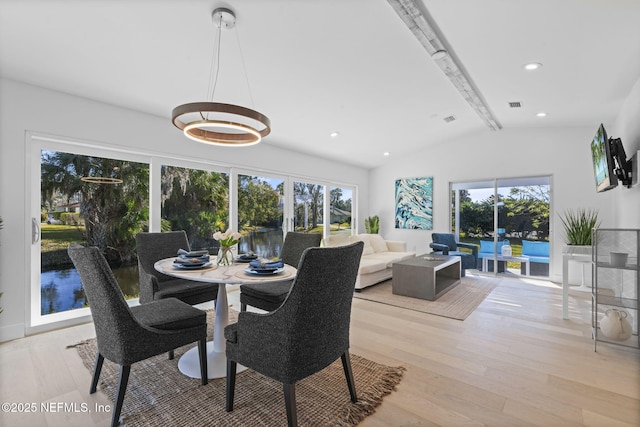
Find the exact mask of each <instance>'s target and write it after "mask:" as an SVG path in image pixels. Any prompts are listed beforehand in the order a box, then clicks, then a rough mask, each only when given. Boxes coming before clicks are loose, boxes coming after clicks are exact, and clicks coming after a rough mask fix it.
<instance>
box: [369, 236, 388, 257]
mask: <svg viewBox="0 0 640 427" xmlns="http://www.w3.org/2000/svg"><path fill="white" fill-rule="evenodd" d="M369 241H370V242H371V247H372V248H373V251H374V252H376V253H378V252H389V248H387V242H385V241H384V239H383V238H382V236H381V235H379V234H370V235H369Z"/></svg>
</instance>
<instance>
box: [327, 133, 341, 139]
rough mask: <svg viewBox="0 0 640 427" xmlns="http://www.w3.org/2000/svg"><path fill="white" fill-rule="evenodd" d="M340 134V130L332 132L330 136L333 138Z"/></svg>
mask: <svg viewBox="0 0 640 427" xmlns="http://www.w3.org/2000/svg"><path fill="white" fill-rule="evenodd" d="M338 135H340V132H331V133H330V134H329V136H330V137H331V138H336V137H337V136H338Z"/></svg>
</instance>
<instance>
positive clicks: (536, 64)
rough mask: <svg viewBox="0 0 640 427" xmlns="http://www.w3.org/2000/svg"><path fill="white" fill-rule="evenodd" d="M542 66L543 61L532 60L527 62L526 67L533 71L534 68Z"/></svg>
mask: <svg viewBox="0 0 640 427" xmlns="http://www.w3.org/2000/svg"><path fill="white" fill-rule="evenodd" d="M540 67H542V64H541V63H539V62H530V63H528V64H525V66H524V69H525V70H528V71H533V70H537V69H538V68H540Z"/></svg>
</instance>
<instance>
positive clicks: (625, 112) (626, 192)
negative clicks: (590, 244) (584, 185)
mask: <svg viewBox="0 0 640 427" xmlns="http://www.w3.org/2000/svg"><path fill="white" fill-rule="evenodd" d="M613 130H614V131H615V133H613V131H610V132H609V133H610V134H611V136H613V137H614V138H620V139H621V140H622V145H623V146H624V150H625V152H626V154H627V158H630V157H631V156H633V154H634V153H638V151H640V78H639V79H638V81H636V84H635V85H634V86H633V89H631V92H630V93H629V96H628V97H627V99H626V101H625V103H624V105H623V106H622V109H621V110H620V114H618V117H617V119H616V122H615V125H614V128H613ZM637 161H640V155H638V156H637ZM636 170H639V169H636ZM613 191H614V195H615V197H614V199H615V203H614V207H615V208H614V212H615V217H616V221H615V222H616V227H617V228H640V185H637V186H636V187H632V188H620V187H618V188H616V189H615V190H613Z"/></svg>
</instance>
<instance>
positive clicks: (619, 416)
mask: <svg viewBox="0 0 640 427" xmlns="http://www.w3.org/2000/svg"><path fill="white" fill-rule="evenodd" d="M229 301H230V303H231V304H232V306H233V307H234V308H238V307H239V304H238V291H237V289H232V290H231V291H230V292H229ZM561 302H562V297H561V290H560V288H559V286H558V285H556V284H553V283H550V282H546V281H536V280H518V279H512V278H503V280H502V281H501V283H500V286H499V287H498V288H496V289H495V290H494V291H493V292H492V293H491V295H489V297H488V298H487V299H486V300H485V301H484V302H483V303H482V304H481V305H480V306H479V307H478V309H476V311H475V312H474V313H472V314H471V316H469V317H468V318H467V319H466V320H465V321H458V320H452V319H447V318H443V317H437V316H432V315H428V314H424V313H419V312H414V311H408V310H404V309H400V308H397V307H392V306H387V305H383V304H379V303H375V302H370V301H364V300H359V299H354V301H353V315H352V324H351V336H352V338H351V351H352V352H353V353H356V354H359V355H361V356H364V357H367V358H369V359H372V360H375V361H377V362H380V363H385V364H388V365H393V366H398V365H402V366H404V367H406V368H407V370H406V372H405V375H404V378H403V380H402V382H401V383H400V385H399V386H398V389H397V391H396V392H394V393H392V394H390V395H389V396H387V397H385V399H384V401H383V403H382V405H381V406H380V407H379V408H378V410H377V412H376V413H375V414H373V415H371V416H369V417H368V418H366V419H365V420H364V421H363V422H362V423H361V424H360V425H361V426H362V427H378V426H407V427H409V426H411V427H418V426H459V425H465V426H509V427H512V426H544V427H549V426H602V427H611V426H614V427H615V426H640V350H637V349H628V348H624V347H620V346H614V345H608V344H599V345H598V352H594V350H593V341H592V340H591V327H590V311H591V309H590V307H591V302H590V296H589V294H587V293H581V292H576V291H572V292H571V294H570V317H571V318H570V319H569V320H562V316H561V314H562V310H561ZM92 336H94V332H93V326H92V325H91V324H87V325H81V326H76V327H72V328H67V329H64V330H59V331H55V332H50V333H46V334H41V335H37V336H32V337H27V338H24V339H20V340H16V341H12V342H8V343H3V344H1V345H0V363H1V368H0V374H1V375H2V377H1V385H0V400H1V401H2V402H13V403H23V404H24V403H31V402H33V403H37V405H40V403H41V402H52V403H55V404H57V403H58V402H61V403H63V404H64V403H67V404H76V405H77V406H78V407H79V410H80V411H82V408H81V407H80V405H82V404H85V405H87V407H88V408H89V409H91V411H90V412H86V413H83V412H80V413H72V412H68V411H66V410H65V408H61V412H57V413H53V412H50V413H46V414H45V413H43V412H42V411H40V410H38V411H37V412H36V413H22V414H16V413H2V412H0V425H2V426H76V425H77V426H90V425H98V426H104V425H108V423H109V416H110V414H108V413H100V412H97V411H96V410H95V407H96V406H95V405H96V404H97V405H110V403H111V402H109V401H108V400H107V399H106V398H105V396H103V395H102V394H101V393H96V394H93V395H90V394H89V393H88V389H89V381H90V373H89V372H88V371H87V369H85V368H84V366H83V365H82V362H81V361H80V358H79V356H78V354H77V352H76V351H75V349H72V348H71V349H67V348H66V346H67V345H70V344H74V343H76V342H78V341H81V340H83V339H86V338H89V337H92ZM356 385H357V378H356ZM275 398H279V397H275ZM125 404H126V403H125ZM220 404H222V402H221V403H220ZM54 407H55V406H54ZM67 409H68V408H67ZM217 421H218V422H219V421H220V420H217ZM212 422H213V423H214V424H212V425H224V424H223V423H217V422H216V421H213V420H212Z"/></svg>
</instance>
